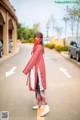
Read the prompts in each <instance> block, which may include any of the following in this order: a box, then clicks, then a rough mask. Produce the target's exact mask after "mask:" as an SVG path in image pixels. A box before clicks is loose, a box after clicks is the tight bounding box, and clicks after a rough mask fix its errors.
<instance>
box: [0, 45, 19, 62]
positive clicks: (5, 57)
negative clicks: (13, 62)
mask: <svg viewBox="0 0 80 120" xmlns="http://www.w3.org/2000/svg"><path fill="white" fill-rule="evenodd" d="M19 51H20V47H19V46H18V47H17V49H16V51H13V52H11V53H9V55H8V56H4V55H3V56H2V58H0V63H2V62H4V61H5V60H7V59H9V58H11V57H12V56H14V55H16V54H17V53H18V52H19Z"/></svg>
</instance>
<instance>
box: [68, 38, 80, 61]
mask: <svg viewBox="0 0 80 120" xmlns="http://www.w3.org/2000/svg"><path fill="white" fill-rule="evenodd" d="M69 56H70V58H73V57H75V58H76V60H77V61H80V40H73V41H71V42H70V47H69Z"/></svg>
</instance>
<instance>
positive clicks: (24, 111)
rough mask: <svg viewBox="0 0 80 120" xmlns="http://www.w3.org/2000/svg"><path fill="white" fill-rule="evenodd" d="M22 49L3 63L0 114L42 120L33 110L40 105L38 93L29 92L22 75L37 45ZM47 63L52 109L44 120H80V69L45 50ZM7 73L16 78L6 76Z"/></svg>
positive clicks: (0, 65) (0, 68)
mask: <svg viewBox="0 0 80 120" xmlns="http://www.w3.org/2000/svg"><path fill="white" fill-rule="evenodd" d="M19 46H20V52H19V53H18V54H16V55H15V56H13V57H11V58H9V59H8V60H6V61H4V62H2V63H0V111H9V117H10V120H38V119H37V113H36V111H33V110H32V109H31V107H32V106H33V105H35V104H36V100H35V93H34V92H29V90H28V87H26V85H25V84H26V76H25V75H23V74H22V70H23V68H24V66H25V65H26V62H27V61H28V60H29V59H30V57H31V54H30V53H31V48H32V46H33V45H29V44H27V45H26V44H23V45H22V44H20V45H19ZM44 59H45V65H46V73H47V90H46V99H47V102H48V104H49V106H50V109H51V111H50V113H49V114H48V115H47V116H45V117H44V120H80V68H79V67H78V66H76V65H75V64H73V63H71V62H69V61H67V60H66V59H65V58H64V57H62V56H61V55H60V54H59V53H57V52H55V51H52V50H49V49H45V54H44ZM6 72H10V73H12V75H10V76H6ZM13 72H14V73H13Z"/></svg>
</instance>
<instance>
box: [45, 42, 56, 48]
mask: <svg viewBox="0 0 80 120" xmlns="http://www.w3.org/2000/svg"><path fill="white" fill-rule="evenodd" d="M45 47H47V48H50V49H53V48H55V44H52V43H47V44H45Z"/></svg>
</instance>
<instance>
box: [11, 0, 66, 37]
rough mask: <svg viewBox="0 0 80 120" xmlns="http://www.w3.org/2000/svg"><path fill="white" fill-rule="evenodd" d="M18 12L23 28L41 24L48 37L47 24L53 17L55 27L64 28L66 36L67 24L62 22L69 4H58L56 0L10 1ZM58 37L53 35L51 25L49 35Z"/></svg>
mask: <svg viewBox="0 0 80 120" xmlns="http://www.w3.org/2000/svg"><path fill="white" fill-rule="evenodd" d="M9 1H10V3H11V5H12V6H13V7H14V8H15V10H16V15H17V17H18V21H19V22H20V23H22V24H23V26H29V27H30V28H32V27H33V25H34V24H35V23H40V31H42V32H43V33H44V34H45V36H46V23H47V22H48V20H49V19H50V17H51V16H53V17H54V19H55V26H58V27H61V28H62V31H63V33H62V36H64V31H65V23H64V21H63V20H62V19H63V17H64V14H65V10H64V9H65V8H66V6H67V4H57V3H55V1H56V0H9ZM53 34H54V36H56V35H57V34H56V32H54V33H53V25H52V23H51V24H50V27H49V35H50V36H51V35H53Z"/></svg>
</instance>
